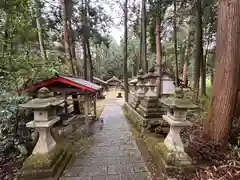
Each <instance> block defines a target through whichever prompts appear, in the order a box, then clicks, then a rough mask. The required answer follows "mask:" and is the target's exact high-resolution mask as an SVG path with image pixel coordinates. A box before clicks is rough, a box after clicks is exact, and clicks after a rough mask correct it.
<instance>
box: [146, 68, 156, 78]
mask: <svg viewBox="0 0 240 180" xmlns="http://www.w3.org/2000/svg"><path fill="white" fill-rule="evenodd" d="M157 77H159V76H158V75H157V73H156V72H155V69H154V67H152V68H151V69H150V70H149V72H148V73H147V74H145V75H143V78H144V79H155V78H157Z"/></svg>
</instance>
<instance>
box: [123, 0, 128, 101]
mask: <svg viewBox="0 0 240 180" xmlns="http://www.w3.org/2000/svg"><path fill="white" fill-rule="evenodd" d="M127 41H128V0H125V4H124V64H123V66H124V69H123V74H124V90H125V93H124V96H125V101H126V102H128V92H129V89H128V69H127V61H128V60H127V56H128V52H127Z"/></svg>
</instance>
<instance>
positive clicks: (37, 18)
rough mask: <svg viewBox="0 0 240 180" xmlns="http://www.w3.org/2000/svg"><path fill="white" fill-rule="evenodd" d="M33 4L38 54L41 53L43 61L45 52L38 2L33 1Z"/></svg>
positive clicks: (45, 56)
mask: <svg viewBox="0 0 240 180" xmlns="http://www.w3.org/2000/svg"><path fill="white" fill-rule="evenodd" d="M33 3H34V5H35V16H36V24H37V30H38V41H39V47H40V52H41V56H42V58H43V59H44V60H47V55H46V51H45V49H44V41H43V33H42V26H41V23H40V18H41V9H40V2H39V1H38V0H33Z"/></svg>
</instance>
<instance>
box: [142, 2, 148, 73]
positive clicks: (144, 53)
mask: <svg viewBox="0 0 240 180" xmlns="http://www.w3.org/2000/svg"><path fill="white" fill-rule="evenodd" d="M146 18H147V17H146V0H142V24H141V26H142V62H143V71H144V72H145V73H147V72H148V62H147V42H146V38H147V37H146Z"/></svg>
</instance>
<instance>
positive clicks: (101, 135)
mask: <svg viewBox="0 0 240 180" xmlns="http://www.w3.org/2000/svg"><path fill="white" fill-rule="evenodd" d="M101 117H102V118H103V119H104V124H103V126H102V127H101V126H100V125H98V127H99V130H98V132H96V134H94V136H95V139H96V143H95V144H94V145H93V146H92V147H91V148H90V150H89V152H88V153H87V154H85V155H80V156H78V157H77V158H76V160H75V162H74V164H73V166H72V167H71V168H69V169H68V170H67V173H65V175H64V177H63V178H62V180H151V176H150V173H149V171H148V169H147V167H146V165H145V163H144V160H143V158H142V156H141V153H140V151H139V149H138V147H137V144H136V142H135V140H134V138H133V136H132V133H131V130H130V127H129V125H128V122H127V120H126V119H125V117H124V115H123V112H122V110H121V106H120V105H106V106H105V108H104V110H103V113H102V116H101Z"/></svg>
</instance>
